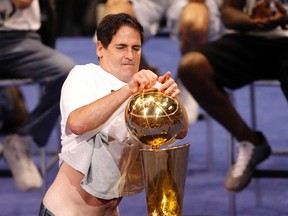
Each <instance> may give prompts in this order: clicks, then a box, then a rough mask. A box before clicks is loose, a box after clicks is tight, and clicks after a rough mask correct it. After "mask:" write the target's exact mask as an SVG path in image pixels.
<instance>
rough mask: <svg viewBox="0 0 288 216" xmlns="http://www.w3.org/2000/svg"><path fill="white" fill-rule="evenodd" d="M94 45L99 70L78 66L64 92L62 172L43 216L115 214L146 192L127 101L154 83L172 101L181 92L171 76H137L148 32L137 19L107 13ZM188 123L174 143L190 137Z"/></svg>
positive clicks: (142, 72) (46, 200)
mask: <svg viewBox="0 0 288 216" xmlns="http://www.w3.org/2000/svg"><path fill="white" fill-rule="evenodd" d="M97 39H98V40H97V43H96V53H97V56H98V60H99V65H95V64H86V65H77V66H76V67H75V68H74V69H73V70H72V71H71V72H70V74H69V76H68V78H67V79H66V81H65V83H64V85H63V88H62V94H61V102H60V109H61V115H62V122H61V126H62V151H61V153H60V155H59V156H60V168H59V172H58V174H57V176H56V178H55V180H54V182H53V183H52V185H51V187H50V188H49V189H48V191H47V193H46V195H45V196H44V198H43V203H42V204H41V209H40V214H39V215H41V216H44V215H103V216H116V215H118V207H117V206H118V204H119V203H120V201H121V199H122V197H124V196H129V195H133V194H136V193H139V192H140V191H142V189H143V179H142V172H141V164H140V158H139V156H140V154H139V149H140V144H139V143H138V142H137V141H136V140H134V139H133V138H132V137H131V136H130V135H129V133H128V130H127V128H126V125H125V119H124V118H125V115H124V113H125V107H126V105H127V102H128V99H129V98H130V97H131V96H132V95H133V94H134V93H136V92H141V91H142V90H143V89H146V88H150V87H152V86H154V85H155V83H156V82H157V81H158V82H159V83H160V86H159V87H158V89H159V91H162V92H164V93H165V94H167V95H171V96H172V97H176V96H177V95H178V94H179V92H180V91H179V89H178V88H177V85H176V83H175V82H174V80H173V79H172V78H171V73H170V72H167V73H166V74H165V75H163V76H160V77H158V76H157V75H156V74H155V73H153V72H152V71H150V70H140V71H139V65H140V57H141V47H142V42H143V28H142V26H141V25H140V23H138V21H137V20H136V19H135V18H133V17H131V16H129V15H128V14H125V13H120V14H111V15H107V16H106V17H104V18H103V19H102V21H101V23H100V24H99V25H98V28H97ZM185 120H186V119H185ZM187 125H188V123H187V121H185V124H184V126H183V128H182V130H181V131H180V133H179V134H178V136H177V138H179V139H181V138H184V137H185V136H186V134H187V128H188V126H187ZM47 212H48V213H47Z"/></svg>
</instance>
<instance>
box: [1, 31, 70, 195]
mask: <svg viewBox="0 0 288 216" xmlns="http://www.w3.org/2000/svg"><path fill="white" fill-rule="evenodd" d="M0 45H1V47H2V48H3V50H2V51H3V56H1V57H0V67H1V72H0V76H1V77H2V78H31V79H33V81H35V83H38V84H39V85H40V88H41V89H42V90H41V92H42V94H41V98H40V101H39V103H38V104H37V106H36V108H35V109H34V111H33V112H32V113H31V114H30V116H29V119H28V121H27V122H26V123H25V124H24V125H22V126H20V127H19V128H18V130H17V134H12V135H9V136H6V137H5V139H4V141H3V146H4V152H3V154H4V157H5V159H6V161H7V163H8V165H9V167H10V169H11V171H12V173H13V176H14V179H15V181H16V185H17V186H18V187H19V189H21V190H25V191H26V190H30V189H35V188H39V187H40V186H41V185H42V180H41V176H40V174H39V172H38V169H37V167H36V166H35V164H34V163H33V161H32V159H31V156H30V155H29V149H30V144H31V142H32V140H31V137H32V138H33V140H34V142H36V144H37V145H39V146H44V145H46V143H47V141H48V139H49V136H50V134H51V132H52V130H53V127H54V125H55V123H56V121H57V119H58V116H59V113H60V110H59V100H60V91H61V87H62V84H63V82H64V80H65V79H66V77H67V75H68V73H69V71H70V70H71V69H72V67H73V66H74V65H75V63H74V62H73V61H72V60H71V59H69V58H68V57H66V56H64V55H62V54H60V53H58V52H56V51H55V50H53V49H51V48H49V47H46V46H44V45H43V44H42V43H41V40H40V37H39V36H38V35H37V34H36V33H32V32H30V33H24V32H23V33H20V35H19V33H18V32H17V33H16V32H7V33H3V34H1V40H0ZM15 47H17V49H15ZM27 136H29V137H27Z"/></svg>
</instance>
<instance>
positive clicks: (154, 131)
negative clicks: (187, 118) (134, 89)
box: [125, 88, 184, 149]
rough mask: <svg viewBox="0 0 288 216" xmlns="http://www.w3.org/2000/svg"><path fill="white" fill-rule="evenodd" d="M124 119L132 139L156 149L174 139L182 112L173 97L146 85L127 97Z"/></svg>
mask: <svg viewBox="0 0 288 216" xmlns="http://www.w3.org/2000/svg"><path fill="white" fill-rule="evenodd" d="M125 121H126V126H127V129H128V131H129V133H130V134H131V136H132V137H134V139H136V140H137V141H139V142H140V143H142V144H144V145H149V146H151V147H152V148H153V149H157V148H159V147H160V146H163V145H167V144H169V143H171V142H172V141H173V140H174V139H175V137H176V136H177V134H178V133H179V132H180V130H181V128H182V127H183V123H184V115H183V109H182V107H181V105H180V103H179V101H178V100H177V99H176V98H172V97H171V96H168V95H165V94H164V93H162V92H160V91H158V89H156V88H150V89H146V90H144V91H143V92H141V93H136V94H134V95H133V96H132V97H131V99H130V100H129V102H128V104H127V106H126V110H125Z"/></svg>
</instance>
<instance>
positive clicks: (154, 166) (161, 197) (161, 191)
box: [140, 143, 190, 216]
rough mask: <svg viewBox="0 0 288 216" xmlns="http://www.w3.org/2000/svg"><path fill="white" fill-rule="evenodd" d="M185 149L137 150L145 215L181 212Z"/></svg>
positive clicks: (152, 215)
mask: <svg viewBox="0 0 288 216" xmlns="http://www.w3.org/2000/svg"><path fill="white" fill-rule="evenodd" d="M189 148H190V143H186V144H183V145H179V146H175V147H171V148H163V149H141V150H140V154H141V163H142V170H143V175H144V184H145V192H146V201H147V208H148V215H149V216H158V215H159V216H160V215H161V216H168V215H169V216H180V215H181V213H182V204H183V195H184V186H185V180H186V171H187V164H188V156H189Z"/></svg>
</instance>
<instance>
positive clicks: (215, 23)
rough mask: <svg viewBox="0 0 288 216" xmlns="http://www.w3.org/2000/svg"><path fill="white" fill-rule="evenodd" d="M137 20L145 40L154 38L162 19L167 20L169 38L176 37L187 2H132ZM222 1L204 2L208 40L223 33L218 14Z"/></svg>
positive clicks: (134, 0)
mask: <svg viewBox="0 0 288 216" xmlns="http://www.w3.org/2000/svg"><path fill="white" fill-rule="evenodd" d="M132 2H133V8H134V11H135V14H136V17H137V19H138V20H139V22H140V23H141V24H142V26H143V28H144V36H145V38H149V37H151V36H154V35H155V34H156V33H157V31H158V29H159V24H160V23H159V21H160V20H161V19H162V17H165V18H166V19H167V28H168V29H169V30H170V33H171V36H172V37H176V36H177V35H178V21H179V17H180V14H181V12H182V10H183V8H184V7H185V6H186V5H187V3H188V1H187V0H177V1H175V0H132ZM221 4H222V0H206V5H207V7H208V10H209V14H210V17H209V19H210V26H209V38H210V39H211V40H215V39H217V38H218V37H219V36H220V35H221V34H222V31H223V25H222V22H221V17H220V13H219V7H220V5H221Z"/></svg>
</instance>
